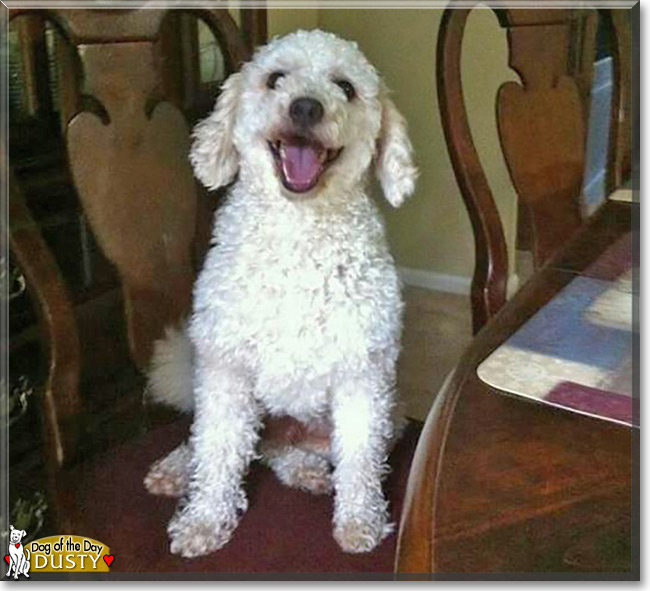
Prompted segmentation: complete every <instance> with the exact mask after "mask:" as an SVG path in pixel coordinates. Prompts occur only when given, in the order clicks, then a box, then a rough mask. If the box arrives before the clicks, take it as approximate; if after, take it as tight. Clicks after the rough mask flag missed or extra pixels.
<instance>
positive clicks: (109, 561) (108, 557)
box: [102, 554, 115, 566]
mask: <svg viewBox="0 0 650 591" xmlns="http://www.w3.org/2000/svg"><path fill="white" fill-rule="evenodd" d="M102 558H103V559H104V562H105V563H106V564H107V566H111V564H113V560H115V556H113V555H112V554H107V555H105V556H102Z"/></svg>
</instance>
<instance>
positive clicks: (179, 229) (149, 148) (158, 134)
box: [10, 9, 259, 470]
mask: <svg viewBox="0 0 650 591" xmlns="http://www.w3.org/2000/svg"><path fill="white" fill-rule="evenodd" d="M171 12H174V13H175V12H176V11H168V10H154V9H151V10H76V9H75V10H65V9H61V10H60V9H50V10H46V11H40V12H39V14H41V15H42V16H43V17H44V18H45V19H47V21H48V22H51V23H53V24H54V26H55V27H56V28H57V30H58V31H60V32H62V34H63V36H64V37H65V38H66V39H67V41H68V44H69V46H70V47H71V48H72V51H71V54H66V55H67V57H66V60H67V61H66V64H65V67H64V68H63V70H61V69H59V74H61V72H63V73H64V74H66V75H67V79H66V80H65V81H62V80H59V83H61V82H65V83H67V84H73V85H77V87H76V88H73V89H70V88H69V86H66V85H65V84H63V85H61V87H60V88H59V90H60V97H59V98H60V99H61V103H62V105H61V111H62V114H65V117H62V118H63V119H64V130H63V134H61V136H62V137H63V136H64V137H65V146H66V147H67V157H66V155H65V149H64V150H63V153H64V156H63V159H64V160H67V161H68V163H69V170H70V175H71V179H72V181H73V182H74V192H75V193H76V195H77V196H78V199H79V202H80V206H81V207H80V214H81V216H82V217H83V218H84V227H88V228H89V230H90V232H91V233H92V236H93V240H95V241H96V242H97V243H98V245H99V247H100V249H101V252H102V254H103V256H104V257H105V258H106V259H108V261H110V263H112V266H113V269H114V271H111V273H113V274H115V272H116V277H117V279H116V280H117V282H118V285H119V291H120V292H121V295H120V299H121V301H122V302H123V315H122V318H123V319H125V320H124V322H123V324H124V325H125V329H126V333H127V335H128V350H129V352H130V356H131V359H132V361H133V362H134V363H135V365H136V366H137V367H138V368H139V369H140V370H144V369H145V368H146V367H147V364H148V360H149V357H150V354H151V351H152V346H153V342H154V340H155V339H156V338H158V337H160V336H161V335H162V333H163V331H164V328H165V326H167V325H168V324H174V323H178V322H180V321H181V320H182V319H183V317H184V316H185V315H186V314H187V313H188V311H189V308H190V301H191V289H192V283H193V279H194V276H195V273H196V270H197V268H198V265H199V261H200V258H201V256H202V253H203V251H204V249H205V247H206V246H207V240H206V237H207V236H208V235H209V226H210V223H211V218H212V216H211V204H209V203H208V201H207V199H206V198H205V195H204V194H202V193H201V189H200V188H199V187H198V184H197V183H196V182H195V180H194V179H193V175H192V171H191V168H190V165H189V160H188V152H189V126H190V125H191V124H192V122H191V121H187V118H186V112H185V113H184V112H182V111H181V107H180V106H179V104H178V101H174V100H172V98H171V97H170V96H168V95H166V90H167V88H168V85H166V83H167V82H168V80H166V79H165V75H167V77H169V76H168V74H169V72H163V71H162V70H163V68H164V67H166V66H167V64H166V63H165V60H164V59H161V54H160V52H161V40H160V38H161V33H160V31H161V27H162V26H163V24H164V23H165V19H166V18H167V17H168V16H169V15H170V13H171ZM188 12H189V13H190V14H191V15H193V16H194V17H197V18H199V19H201V21H202V22H203V23H205V25H207V26H208V27H209V29H210V30H211V31H212V33H213V34H214V37H215V38H216V40H217V41H218V44H219V48H220V51H221V55H222V56H223V59H224V62H225V63H224V67H225V74H226V75H227V74H228V73H229V72H232V71H235V70H236V69H238V68H239V66H240V64H241V62H242V61H243V60H244V59H246V58H247V56H248V55H249V52H250V48H249V47H247V46H246V44H245V41H244V35H243V34H242V33H241V31H240V30H239V29H238V27H237V25H236V24H235V22H234V20H233V19H232V17H231V16H230V15H229V13H228V11H226V10H192V11H188ZM34 14H36V13H35V12H34V11H29V10H22V9H21V10H15V11H12V12H11V13H10V19H13V18H17V17H20V16H25V15H34ZM258 28H259V27H258ZM59 65H61V64H59ZM46 69H47V67H46ZM163 74H165V75H163ZM179 86H181V87H182V85H179ZM42 94H44V93H42ZM214 98H215V97H214V96H213V97H212V100H214ZM63 111H65V113H63ZM66 174H67V173H66ZM26 176H27V177H28V176H29V175H28V174H27V175H25V174H23V176H22V177H21V179H20V181H24V180H25V178H26ZM20 185H21V182H19V181H16V179H15V178H14V177H12V182H11V187H10V188H11V207H12V208H11V218H10V222H11V226H10V242H11V249H12V253H13V255H14V257H15V259H16V261H17V263H18V265H19V266H20V269H21V271H22V272H23V274H24V275H25V277H26V280H27V285H28V289H29V292H30V294H31V296H32V299H33V300H34V302H35V304H36V308H37V309H38V311H39V312H40V314H39V316H40V320H41V322H40V325H41V332H42V334H43V335H44V336H45V341H46V345H47V348H48V352H49V369H48V381H47V385H46V387H45V390H46V392H45V397H44V400H45V405H44V407H43V411H44V415H45V422H46V426H47V429H46V439H47V441H46V448H47V451H48V462H47V464H48V466H50V468H52V469H54V470H55V469H56V468H57V467H58V466H60V465H62V464H63V463H64V462H65V461H66V460H68V459H70V458H71V457H73V456H74V455H75V453H74V452H75V447H76V444H77V442H76V441H75V438H74V434H73V431H71V430H70V429H69V428H68V426H67V425H66V424H65V423H66V419H68V418H70V417H72V416H73V415H75V414H76V413H78V411H79V409H80V407H82V406H83V405H82V403H81V402H80V400H79V387H80V386H79V384H80V376H81V375H82V374H83V369H84V368H83V365H84V362H85V361H84V360H86V359H87V358H88V356H89V353H87V352H86V351H85V350H84V346H83V344H82V346H80V338H79V333H80V332H83V331H84V329H83V327H82V326H81V324H80V316H82V315H83V312H81V311H80V310H81V307H80V306H79V302H78V301H77V298H76V294H74V293H71V291H72V289H71V286H70V285H69V283H70V282H69V281H68V282H67V283H66V280H65V278H64V275H65V274H63V273H61V271H60V269H59V265H58V263H57V257H56V256H55V254H56V253H53V250H55V249H53V248H52V245H51V244H50V243H48V242H47V241H46V240H44V239H43V232H44V230H43V227H42V224H41V223H40V221H39V219H40V218H39V219H36V217H35V214H33V211H30V207H29V203H27V201H28V200H27V199H26V198H25V194H24V191H23V189H22V187H21V186H20ZM32 201H33V199H32ZM50 206H52V203H50ZM72 215H73V217H74V215H75V214H74V213H73V214H72ZM84 254H85V253H79V257H80V258H81V257H82V256H84ZM89 297H90V296H89ZM95 309H99V308H95ZM93 313H95V314H97V312H93ZM86 315H87V312H86ZM91 326H92V324H91ZM85 330H86V332H88V328H86V329H85ZM90 330H91V331H92V328H91V329H90ZM109 330H110V328H109ZM119 330H121V327H115V329H114V332H118V331H119ZM99 340H101V339H100V335H97V341H94V340H93V335H91V338H90V347H93V346H94V345H95V344H97V347H98V348H99V346H100V345H99ZM88 346H89V343H88V342H87V343H86V347H85V348H88ZM110 346H113V347H114V346H115V345H114V344H113V345H111V344H110V343H109V344H108V347H109V348H110ZM90 355H92V353H91V354H90Z"/></svg>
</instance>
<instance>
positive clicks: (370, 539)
mask: <svg viewBox="0 0 650 591" xmlns="http://www.w3.org/2000/svg"><path fill="white" fill-rule="evenodd" d="M393 529H394V525H393V524H392V523H387V522H386V518H385V517H384V516H381V517H378V516H373V517H372V518H369V519H368V518H365V517H360V516H355V517H348V518H346V519H343V520H342V521H341V522H340V523H337V524H336V525H335V527H334V539H335V540H336V541H337V542H338V545H339V546H340V547H341V549H342V550H343V551H344V552H348V553H351V554H359V553H362V552H370V551H371V550H374V549H375V548H376V547H377V546H378V545H379V543H380V542H381V541H382V540H383V539H384V538H385V537H386V536H388V535H389V534H390V533H392V531H393Z"/></svg>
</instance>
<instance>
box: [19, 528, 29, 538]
mask: <svg viewBox="0 0 650 591" xmlns="http://www.w3.org/2000/svg"><path fill="white" fill-rule="evenodd" d="M20 531H21V533H22V535H21V536H20V539H21V540H22V539H23V538H24V537H25V536H26V535H27V532H26V531H25V530H24V529H22V530H20Z"/></svg>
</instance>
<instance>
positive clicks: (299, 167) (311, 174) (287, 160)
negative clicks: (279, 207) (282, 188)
mask: <svg viewBox="0 0 650 591" xmlns="http://www.w3.org/2000/svg"><path fill="white" fill-rule="evenodd" d="M318 155H319V153H318V152H317V151H316V150H315V149H314V148H313V146H308V145H304V146H296V145H290V144H284V156H283V158H282V170H283V172H284V178H285V179H286V180H287V182H288V183H289V184H290V185H291V186H293V187H296V188H299V189H300V188H307V187H309V186H310V185H312V184H314V183H315V182H316V179H317V178H318V175H319V174H320V170H321V164H320V160H319V159H318Z"/></svg>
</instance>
